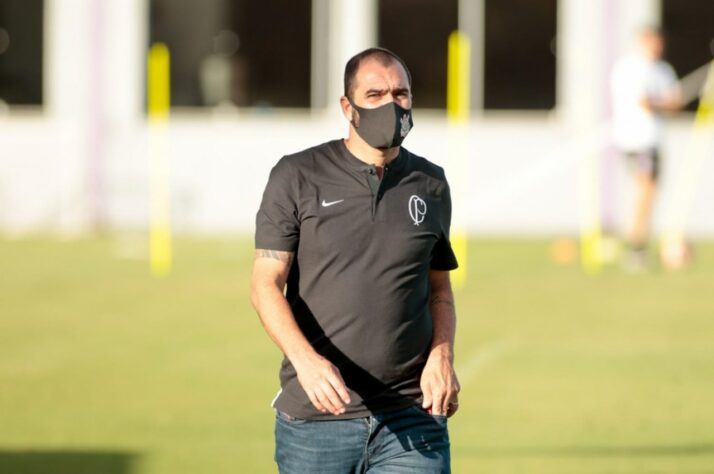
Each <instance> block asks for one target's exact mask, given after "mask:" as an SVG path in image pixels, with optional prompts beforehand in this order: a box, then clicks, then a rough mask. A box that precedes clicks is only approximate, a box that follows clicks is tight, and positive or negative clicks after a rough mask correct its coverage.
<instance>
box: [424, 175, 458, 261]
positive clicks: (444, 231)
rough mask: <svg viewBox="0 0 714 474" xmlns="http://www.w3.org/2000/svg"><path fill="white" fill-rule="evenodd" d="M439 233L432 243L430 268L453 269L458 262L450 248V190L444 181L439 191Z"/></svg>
mask: <svg viewBox="0 0 714 474" xmlns="http://www.w3.org/2000/svg"><path fill="white" fill-rule="evenodd" d="M440 218H441V235H440V236H439V240H438V241H437V242H436V244H435V245H434V249H433V250H432V253H431V265H430V266H431V269H432V270H455V269H456V268H458V266H459V264H458V262H457V261H456V255H454V251H453V249H452V248H451V241H450V240H449V231H450V227H451V191H450V190H449V185H448V183H446V181H444V189H443V191H442V192H441V216H440Z"/></svg>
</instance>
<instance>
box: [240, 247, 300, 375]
mask: <svg viewBox="0 0 714 474" xmlns="http://www.w3.org/2000/svg"><path fill="white" fill-rule="evenodd" d="M293 256H294V254H293V253H292V252H281V251H275V250H265V249H257V250H256V251H255V259H256V261H255V269H254V271H253V281H252V288H251V300H252V303H253V307H254V308H255V310H256V311H257V312H258V316H259V317H260V321H261V323H262V324H263V327H264V328H265V331H266V332H267V333H268V335H269V336H270V338H271V339H272V340H273V341H274V342H275V344H276V345H277V346H278V347H279V348H280V350H281V351H282V352H283V354H285V355H286V356H287V358H288V359H290V361H291V362H295V360H294V359H298V360H299V359H300V358H301V356H305V355H307V354H310V353H313V352H314V350H313V348H312V346H311V345H310V343H309V342H308V341H307V339H306V338H305V336H304V334H303V333H302V331H301V330H300V327H299V326H298V325H297V322H296V321H295V316H294V315H293V312H292V310H291V309H290V305H289V304H288V302H287V300H286V299H285V295H284V294H283V288H284V287H285V281H286V280H287V274H288V272H289V270H290V265H291V263H292V260H293ZM264 259H267V261H261V260H264ZM270 260H277V261H278V262H281V263H282V264H283V265H284V271H281V272H273V271H265V270H264V267H269V266H270V265H272V264H273V263H271V262H270Z"/></svg>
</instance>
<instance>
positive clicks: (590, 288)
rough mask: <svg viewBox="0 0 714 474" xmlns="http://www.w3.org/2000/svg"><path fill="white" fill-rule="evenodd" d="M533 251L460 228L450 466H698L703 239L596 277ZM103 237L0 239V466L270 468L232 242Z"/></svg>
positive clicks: (707, 256) (541, 246) (240, 260)
mask: <svg viewBox="0 0 714 474" xmlns="http://www.w3.org/2000/svg"><path fill="white" fill-rule="evenodd" d="M547 247H548V243H547V242H546V241H524V240H498V241H497V240H476V241H473V242H471V244H470V255H471V257H472V258H471V264H470V270H471V275H470V278H469V284H468V286H467V287H466V288H464V289H462V290H460V291H458V292H457V306H458V314H459V327H458V338H457V368H458V369H459V371H460V374H461V381H462V385H463V390H462V395H461V411H460V412H459V413H458V414H457V415H456V416H455V417H454V418H452V419H451V421H450V427H451V436H452V446H453V448H452V449H453V453H452V454H453V458H454V461H453V466H454V471H455V472H456V473H487V474H500V473H534V474H546V473H547V474H552V473H632V474H642V473H705V472H714V244H712V243H709V244H703V243H700V244H699V245H698V246H697V249H696V250H697V261H696V265H695V266H694V267H693V268H691V269H690V270H688V271H686V272H682V273H677V274H673V273H666V272H661V271H660V272H653V273H649V274H642V275H628V274H624V273H622V272H620V271H619V270H617V269H614V268H613V269H609V270H608V271H606V272H605V273H604V274H603V275H601V276H599V277H588V276H585V275H583V274H582V273H581V272H580V271H579V270H578V269H577V268H576V267H557V266H554V265H552V264H551V263H550V262H549V259H548V254H547ZM117 249H118V245H117V242H116V241H115V240H113V239H109V238H106V239H96V240H84V241H71V242H59V241H52V240H28V241H13V242H10V241H0V265H1V268H2V272H1V273H0V472H2V473H3V474H5V473H7V474H15V473H32V474H35V473H39V472H42V473H52V474H70V473H72V474H77V473H80V474H81V473H102V474H130V473H131V474H183V473H191V474H194V473H211V474H213V473H215V474H220V473H238V472H240V473H263V472H275V470H276V469H275V467H274V464H273V462H272V449H273V438H272V429H273V414H272V411H271V408H270V401H271V399H272V397H273V395H274V394H275V392H276V390H277V388H278V386H277V369H278V363H279V359H280V355H279V353H278V351H277V349H276V348H275V347H274V346H273V345H272V343H271V342H270V341H269V340H268V338H267V336H265V335H264V333H263V331H262V328H261V326H260V324H259V322H258V319H257V317H256V316H255V315H254V313H253V310H252V309H251V307H250V304H249V301H248V292H247V288H248V274H249V269H250V266H251V260H252V250H251V244H250V240H248V239H245V240H217V239H216V240H179V241H178V242H176V248H175V250H176V252H175V255H176V261H175V268H174V272H173V273H172V275H171V276H170V277H168V278H167V279H164V280H155V279H152V278H151V277H150V275H149V273H148V265H147V263H146V262H145V261H143V260H140V259H128V258H122V257H120V256H119V254H120V253H122V252H118V251H117Z"/></svg>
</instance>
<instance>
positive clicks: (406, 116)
mask: <svg viewBox="0 0 714 474" xmlns="http://www.w3.org/2000/svg"><path fill="white" fill-rule="evenodd" d="M409 115H410V114H404V115H402V118H401V119H399V123H400V124H401V125H402V128H401V130H400V131H399V134H400V135H401V137H402V138H404V137H406V136H407V133H409V130H411V128H412V126H411V125H410V124H409Z"/></svg>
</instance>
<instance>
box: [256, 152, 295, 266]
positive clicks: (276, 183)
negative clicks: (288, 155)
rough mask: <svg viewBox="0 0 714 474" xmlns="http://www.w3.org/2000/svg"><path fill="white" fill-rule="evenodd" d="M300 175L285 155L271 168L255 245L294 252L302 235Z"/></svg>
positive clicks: (258, 218)
mask: <svg viewBox="0 0 714 474" xmlns="http://www.w3.org/2000/svg"><path fill="white" fill-rule="evenodd" d="M296 181H297V177H296V176H295V172H294V170H293V169H292V167H291V166H289V163H288V161H287V160H286V159H285V158H283V159H281V160H280V161H279V162H278V164H276V165H275V166H274V167H273V169H272V170H271V171H270V177H269V178H268V184H267V185H266V186H265V191H264V192H263V200H262V201H261V203H260V208H259V209H258V214H257V216H256V219H255V248H257V249H270V250H281V251H288V252H294V251H296V250H297V246H298V241H299V239H300V221H299V219H298V209H297V202H298V198H297V196H296V194H297V193H296V189H297V186H296Z"/></svg>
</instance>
